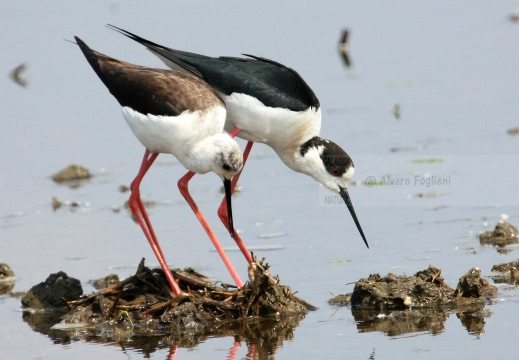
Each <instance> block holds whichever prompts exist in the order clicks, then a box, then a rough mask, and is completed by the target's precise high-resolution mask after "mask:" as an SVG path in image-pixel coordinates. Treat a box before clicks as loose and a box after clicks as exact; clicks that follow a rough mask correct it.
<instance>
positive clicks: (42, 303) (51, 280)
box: [22, 271, 83, 311]
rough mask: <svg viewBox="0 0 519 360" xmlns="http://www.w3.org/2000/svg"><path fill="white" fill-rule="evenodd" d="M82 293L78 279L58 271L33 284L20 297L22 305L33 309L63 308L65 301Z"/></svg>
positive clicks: (73, 298)
mask: <svg viewBox="0 0 519 360" xmlns="http://www.w3.org/2000/svg"><path fill="white" fill-rule="evenodd" d="M82 294H83V289H82V288H81V283H80V282H79V280H77V279H74V278H71V277H68V275H67V274H65V273H64V272H63V271H60V272H58V273H56V274H51V275H49V277H48V278H47V280H45V282H42V283H39V284H38V285H35V286H33V287H32V288H31V289H30V290H29V291H28V292H27V293H26V294H25V295H24V297H23V298H22V306H23V308H24V309H27V310H29V309H30V310H33V311H43V310H63V309H66V302H67V301H71V300H76V299H78V298H79V297H80V296H81V295H82Z"/></svg>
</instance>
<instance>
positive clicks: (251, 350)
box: [245, 344, 256, 360]
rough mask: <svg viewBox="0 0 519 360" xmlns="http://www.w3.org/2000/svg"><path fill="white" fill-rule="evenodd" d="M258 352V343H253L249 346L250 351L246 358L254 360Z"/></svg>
mask: <svg viewBox="0 0 519 360" xmlns="http://www.w3.org/2000/svg"><path fill="white" fill-rule="evenodd" d="M255 352H256V344H251V345H250V346H249V352H248V353H247V355H245V359H246V360H252V359H254V353H255Z"/></svg>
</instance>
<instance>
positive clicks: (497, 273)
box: [492, 259, 519, 285]
mask: <svg viewBox="0 0 519 360" xmlns="http://www.w3.org/2000/svg"><path fill="white" fill-rule="evenodd" d="M492 279H493V280H494V282H495V283H496V284H502V283H505V284H511V285H519V259H518V260H516V261H512V262H508V263H502V264H497V265H494V266H492Z"/></svg>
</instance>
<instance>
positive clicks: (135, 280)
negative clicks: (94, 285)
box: [65, 260, 314, 332]
mask: <svg viewBox="0 0 519 360" xmlns="http://www.w3.org/2000/svg"><path fill="white" fill-rule="evenodd" d="M268 268H269V266H268V264H266V263H264V261H255V262H254V263H252V264H251V265H250V267H249V279H250V281H249V282H247V283H246V284H245V286H244V287H243V288H242V289H236V288H235V287H234V286H231V285H227V284H223V283H220V284H215V283H212V282H210V281H209V279H208V278H207V277H205V276H204V275H202V274H200V273H198V272H196V271H195V270H193V269H185V270H172V272H173V276H174V277H175V279H176V280H177V282H178V283H179V286H180V289H181V290H182V293H181V294H180V295H179V296H176V297H174V298H172V297H171V295H170V294H171V292H170V289H169V285H168V283H167V280H166V278H165V276H164V273H163V271H162V270H161V269H154V270H151V269H149V268H147V267H145V266H144V260H143V261H141V264H140V265H139V267H138V270H137V273H136V274H135V275H134V276H131V277H129V278H127V279H125V280H123V281H121V282H118V283H116V284H114V285H111V286H108V287H107V288H105V289H102V290H100V291H98V292H96V293H94V294H91V295H88V296H83V297H82V298H80V299H78V300H74V301H68V302H67V307H69V309H70V312H69V313H68V314H67V315H66V316H65V323H66V324H69V325H72V324H80V323H83V324H85V323H86V324H105V325H106V324H112V323H114V322H115V323H117V322H118V323H125V324H126V325H127V326H128V327H131V328H133V327H135V326H142V325H146V326H149V325H150V324H153V323H158V324H161V326H166V327H171V330H173V331H186V330H190V331H194V332H198V331H202V330H203V329H207V327H210V326H214V325H215V324H220V325H221V324H222V322H225V321H234V320H240V319H244V318H248V319H250V318H270V319H272V318H282V317H286V316H290V315H295V314H304V313H306V312H307V310H310V309H314V307H313V306H311V305H310V304H308V303H306V302H304V301H303V300H301V299H299V298H297V297H296V296H294V295H293V294H292V293H291V290H290V288H289V287H288V286H283V285H280V284H279V278H278V277H277V276H276V277H275V278H272V277H271V276H270V274H269V273H268V272H267V270H268Z"/></svg>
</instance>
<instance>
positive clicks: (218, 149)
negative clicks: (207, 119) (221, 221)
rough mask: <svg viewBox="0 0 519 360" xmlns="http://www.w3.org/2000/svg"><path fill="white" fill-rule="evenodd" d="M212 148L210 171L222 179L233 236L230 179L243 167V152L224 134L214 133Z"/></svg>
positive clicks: (230, 230)
mask: <svg viewBox="0 0 519 360" xmlns="http://www.w3.org/2000/svg"><path fill="white" fill-rule="evenodd" d="M211 143H212V144H211V145H212V148H213V156H214V157H213V161H212V171H214V172H215V173H216V174H217V175H218V176H219V177H220V179H222V180H223V186H224V190H225V199H226V203H227V213H228V218H229V232H230V234H231V237H233V238H234V225H233V218H232V207H231V196H232V189H231V180H232V178H233V177H234V176H235V175H237V174H238V173H239V172H240V171H241V169H242V167H243V154H242V152H241V149H240V146H239V145H238V143H237V142H236V141H235V140H234V139H232V138H231V137H229V136H228V135H226V134H218V135H214V136H213V137H212V139H211Z"/></svg>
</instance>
